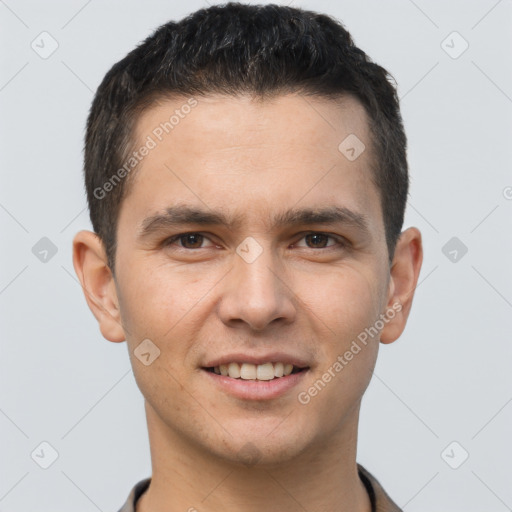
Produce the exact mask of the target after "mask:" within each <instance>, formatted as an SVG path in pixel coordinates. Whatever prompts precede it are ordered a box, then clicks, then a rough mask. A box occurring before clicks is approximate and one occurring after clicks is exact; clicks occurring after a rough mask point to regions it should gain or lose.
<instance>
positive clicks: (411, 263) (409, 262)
mask: <svg viewBox="0 0 512 512" xmlns="http://www.w3.org/2000/svg"><path fill="white" fill-rule="evenodd" d="M422 261H423V247H422V243H421V233H420V232H419V230H418V229H417V228H409V229H406V230H405V231H403V232H402V234H401V235H400V238H399V239H398V242H397V244H396V248H395V254H394V256H393V261H392V263H391V272H390V274H391V275H390V281H389V292H388V303H387V309H386V311H387V312H388V314H387V315H386V316H387V318H388V319H389V321H388V322H387V323H386V324H385V326H384V328H383V329H382V331H381V336H380V341H381V343H392V342H393V341H395V340H396V339H398V338H399V337H400V335H401V334H402V332H403V330H404V329H405V324H406V323H407V318H408V317H409V312H410V311H411V306H412V299H413V296H414V291H415V289H416V286H417V283H418V276H419V274H420V269H421V263H422ZM392 311H393V312H394V315H393V316H391V312H392Z"/></svg>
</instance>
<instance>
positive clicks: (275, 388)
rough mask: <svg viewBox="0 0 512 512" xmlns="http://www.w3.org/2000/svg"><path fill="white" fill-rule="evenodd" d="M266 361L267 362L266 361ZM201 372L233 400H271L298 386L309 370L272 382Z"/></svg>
mask: <svg viewBox="0 0 512 512" xmlns="http://www.w3.org/2000/svg"><path fill="white" fill-rule="evenodd" d="M230 361H236V359H235V360H233V359H231V360H230ZM266 361H268V359H267V360H266ZM221 364H224V363H221ZM201 372H202V373H203V374H204V375H205V376H206V377H207V378H208V379H211V382H212V384H213V385H214V386H217V387H218V388H219V389H220V390H221V391H223V392H225V393H227V394H228V395H231V396H234V397H235V398H239V399H242V400H271V399H273V398H278V397H280V396H282V395H284V394H285V393H287V392H288V391H290V390H291V389H292V388H294V387H296V386H298V384H299V383H300V382H301V381H302V380H303V379H304V377H305V375H306V374H307V373H308V372H309V368H308V369H304V370H302V371H300V372H298V373H290V375H287V376H283V377H276V378H274V379H272V380H244V379H233V378H231V377H225V376H224V375H218V374H216V373H213V372H210V371H208V370H206V369H204V368H202V369H201Z"/></svg>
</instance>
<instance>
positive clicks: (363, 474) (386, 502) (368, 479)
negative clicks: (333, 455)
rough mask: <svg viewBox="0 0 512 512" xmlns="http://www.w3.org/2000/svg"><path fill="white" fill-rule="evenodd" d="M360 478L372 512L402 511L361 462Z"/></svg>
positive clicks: (131, 502)
mask: <svg viewBox="0 0 512 512" xmlns="http://www.w3.org/2000/svg"><path fill="white" fill-rule="evenodd" d="M357 470H358V473H359V478H361V481H362V482H363V484H364V486H365V487H366V490H367V491H368V496H369V497H370V503H371V506H372V512H402V510H401V509H400V508H398V506H397V505H396V503H395V502H394V501H392V499H391V498H390V497H389V495H388V494H387V493H386V491H385V490H384V489H383V488H382V486H381V485H380V483H379V481H378V480H377V479H376V478H375V477H374V476H373V475H372V474H371V473H370V472H369V471H367V470H366V469H365V468H364V467H363V466H361V464H358V465H357ZM150 483H151V477H149V478H145V479H144V480H141V481H140V482H138V483H137V484H135V485H134V487H133V488H132V490H131V491H130V494H129V496H128V499H127V500H126V502H125V504H124V505H123V506H122V507H121V508H120V509H119V512H135V504H136V503H137V500H138V499H139V498H140V497H141V496H142V494H143V493H144V492H145V491H146V489H147V488H148V487H149V484H150Z"/></svg>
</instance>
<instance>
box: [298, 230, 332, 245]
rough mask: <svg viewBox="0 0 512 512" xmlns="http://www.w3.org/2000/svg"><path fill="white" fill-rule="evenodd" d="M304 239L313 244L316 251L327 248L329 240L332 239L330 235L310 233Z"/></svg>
mask: <svg viewBox="0 0 512 512" xmlns="http://www.w3.org/2000/svg"><path fill="white" fill-rule="evenodd" d="M304 238H305V240H306V241H307V242H308V243H310V244H312V247H313V248H314V249H318V248H320V249H322V248H323V247H326V246H327V240H328V239H329V238H331V237H330V236H329V235H324V234H323V233H310V234H309V235H306V236H305V237H304Z"/></svg>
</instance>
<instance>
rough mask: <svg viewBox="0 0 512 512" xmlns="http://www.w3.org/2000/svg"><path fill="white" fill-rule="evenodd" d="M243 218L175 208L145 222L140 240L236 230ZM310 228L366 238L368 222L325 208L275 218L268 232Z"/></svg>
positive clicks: (359, 216)
mask: <svg viewBox="0 0 512 512" xmlns="http://www.w3.org/2000/svg"><path fill="white" fill-rule="evenodd" d="M242 222H243V217H242V216H240V215H238V216H235V217H233V218H228V217H226V215H224V214H223V213H222V212H215V211H208V210H204V209H202V208H197V207H192V206H188V205H176V206H171V207H169V208H167V209H166V210H165V211H164V212H163V213H158V214H156V215H152V216H150V217H147V218H146V219H144V221H143V222H142V224H141V228H140V229H139V234H138V237H139V238H145V237H147V236H149V235H151V234H153V233H155V232H157V231H160V230H165V229H170V228H176V227H179V226H181V225H184V224H196V225H200V226H225V227H227V228H228V229H230V230H232V231H233V230H236V229H238V228H239V227H240V226H241V225H242ZM310 224H345V225H348V226H351V227H355V228H357V229H359V230H360V231H362V232H364V233H365V234H368V233H369V227H368V221H367V218H366V217H365V216H364V215H363V214H361V213H358V212H354V211H352V210H350V209H348V208H345V207H340V206H329V207H325V208H300V209H291V210H287V211H285V212H282V213H279V214H277V215H276V216H275V217H274V219H273V220H272V222H271V223H270V225H268V224H267V227H268V229H269V230H272V229H275V228H276V227H279V226H294V225H310Z"/></svg>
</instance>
